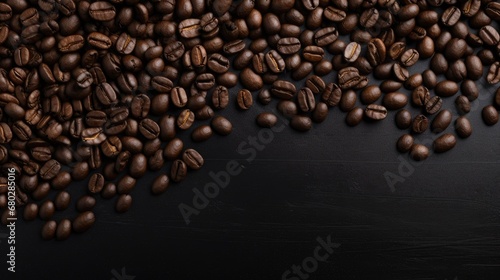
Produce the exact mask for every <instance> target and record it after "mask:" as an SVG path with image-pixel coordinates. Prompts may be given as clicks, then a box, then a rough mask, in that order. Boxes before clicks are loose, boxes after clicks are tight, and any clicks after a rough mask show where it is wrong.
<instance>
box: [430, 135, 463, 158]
mask: <svg viewBox="0 0 500 280" xmlns="http://www.w3.org/2000/svg"><path fill="white" fill-rule="evenodd" d="M456 144H457V139H456V138H455V136H454V135H453V134H451V133H446V134H443V135H441V136H439V137H438V138H437V139H436V140H434V143H433V146H434V152H436V153H444V152H447V151H449V150H451V149H452V148H453V147H455V145H456Z"/></svg>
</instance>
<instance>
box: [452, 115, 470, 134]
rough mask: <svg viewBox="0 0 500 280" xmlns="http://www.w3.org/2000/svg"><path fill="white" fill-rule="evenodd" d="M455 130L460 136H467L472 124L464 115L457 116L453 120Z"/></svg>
mask: <svg viewBox="0 0 500 280" xmlns="http://www.w3.org/2000/svg"><path fill="white" fill-rule="evenodd" d="M455 131H456V132H457V135H458V136H460V137H462V138H467V137H469V136H470V135H471V134H472V126H471V124H470V121H469V120H468V119H467V118H466V117H459V118H458V119H457V120H456V121H455Z"/></svg>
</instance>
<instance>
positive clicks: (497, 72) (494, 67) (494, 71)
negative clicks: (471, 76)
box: [486, 61, 500, 85]
mask: <svg viewBox="0 0 500 280" xmlns="http://www.w3.org/2000/svg"><path fill="white" fill-rule="evenodd" d="M486 81H487V82H488V83H489V84H490V85H494V84H497V83H498V82H500V61H496V62H495V63H493V64H491V66H490V69H489V70H488V74H487V75H486Z"/></svg>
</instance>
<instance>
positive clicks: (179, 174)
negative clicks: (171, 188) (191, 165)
mask: <svg viewBox="0 0 500 280" xmlns="http://www.w3.org/2000/svg"><path fill="white" fill-rule="evenodd" d="M186 175H187V165H186V163H185V162H184V161H182V160H180V159H178V160H175V161H174V162H173V163H172V167H171V169H170V178H172V180H173V181H174V182H176V183H178V182H180V181H182V180H184V179H185V178H186Z"/></svg>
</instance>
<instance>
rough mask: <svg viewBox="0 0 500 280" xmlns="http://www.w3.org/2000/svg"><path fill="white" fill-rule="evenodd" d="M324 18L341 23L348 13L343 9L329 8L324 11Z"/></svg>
mask: <svg viewBox="0 0 500 280" xmlns="http://www.w3.org/2000/svg"><path fill="white" fill-rule="evenodd" d="M323 16H324V17H325V18H326V19H328V20H331V21H333V22H341V21H342V20H344V19H345V18H346V16H347V14H346V12H345V11H343V10H342V9H337V8H335V7H333V6H328V7H326V8H325V9H324V11H323Z"/></svg>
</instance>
